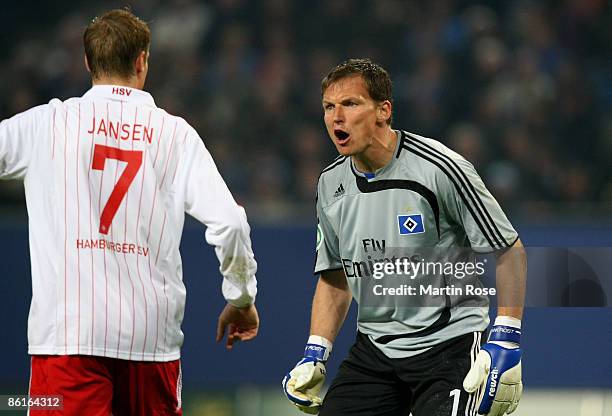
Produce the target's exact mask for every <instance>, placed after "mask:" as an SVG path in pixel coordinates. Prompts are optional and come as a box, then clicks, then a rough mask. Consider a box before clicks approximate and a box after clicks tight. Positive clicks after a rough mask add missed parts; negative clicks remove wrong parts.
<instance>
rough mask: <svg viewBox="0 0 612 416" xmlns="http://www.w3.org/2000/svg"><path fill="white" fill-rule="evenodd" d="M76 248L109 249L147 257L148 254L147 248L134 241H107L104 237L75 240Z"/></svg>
mask: <svg viewBox="0 0 612 416" xmlns="http://www.w3.org/2000/svg"><path fill="white" fill-rule="evenodd" d="M76 248H77V250H86V249H90V250H93V249H98V250H109V251H114V252H117V253H123V254H137V255H139V256H144V257H147V256H148V255H149V248H148V247H142V246H139V245H138V244H134V243H121V242H114V241H108V240H104V239H102V238H101V239H98V240H93V239H92V240H81V239H77V240H76Z"/></svg>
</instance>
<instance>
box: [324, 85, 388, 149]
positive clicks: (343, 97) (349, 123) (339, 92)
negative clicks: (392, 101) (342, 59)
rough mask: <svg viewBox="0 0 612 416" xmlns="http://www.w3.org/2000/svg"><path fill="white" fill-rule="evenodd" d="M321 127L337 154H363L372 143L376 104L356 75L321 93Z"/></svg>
mask: <svg viewBox="0 0 612 416" xmlns="http://www.w3.org/2000/svg"><path fill="white" fill-rule="evenodd" d="M323 111H324V120H325V127H327V133H328V134H329V137H331V139H332V141H333V142H334V145H335V146H336V149H338V153H340V154H341V155H343V156H352V155H357V154H362V153H365V152H366V151H367V150H368V148H369V147H370V146H371V145H372V144H373V143H375V142H376V141H375V140H374V137H375V136H376V135H377V130H378V129H380V128H381V127H383V126H384V125H386V124H385V123H384V122H383V123H381V121H380V118H379V117H380V104H379V103H377V102H376V101H374V100H373V99H372V98H371V97H370V94H369V93H368V90H367V87H366V84H365V82H364V80H363V78H361V76H359V75H355V76H350V77H346V78H342V79H339V80H338V81H336V82H334V83H333V84H331V85H330V86H329V87H328V88H327V89H326V90H325V92H324V93H323Z"/></svg>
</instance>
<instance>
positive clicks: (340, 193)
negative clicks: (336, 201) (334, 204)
mask: <svg viewBox="0 0 612 416" xmlns="http://www.w3.org/2000/svg"><path fill="white" fill-rule="evenodd" d="M341 195H344V186H342V184H340V186H339V187H338V189H336V192H334V198H338V197H339V196H341Z"/></svg>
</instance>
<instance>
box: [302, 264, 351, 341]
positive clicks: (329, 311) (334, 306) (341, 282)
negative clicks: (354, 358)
mask: <svg viewBox="0 0 612 416" xmlns="http://www.w3.org/2000/svg"><path fill="white" fill-rule="evenodd" d="M351 300H352V294H351V290H350V289H349V287H348V284H347V282H346V277H345V276H344V271H342V270H332V271H327V272H323V273H321V277H320V278H319V282H318V283H317V288H316V290H315V295H314V299H313V301H312V314H311V320H310V335H318V336H321V337H323V338H326V339H327V340H329V341H331V342H334V340H335V339H336V336H337V335H338V331H339V330H340V327H341V326H342V323H343V322H344V319H345V318H346V314H347V313H348V310H349V307H350V305H351Z"/></svg>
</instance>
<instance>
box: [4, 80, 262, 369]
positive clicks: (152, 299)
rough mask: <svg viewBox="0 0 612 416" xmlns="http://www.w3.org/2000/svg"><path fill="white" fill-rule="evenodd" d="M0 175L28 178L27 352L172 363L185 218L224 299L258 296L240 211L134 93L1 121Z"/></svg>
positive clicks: (104, 95)
mask: <svg viewBox="0 0 612 416" xmlns="http://www.w3.org/2000/svg"><path fill="white" fill-rule="evenodd" d="M0 178H22V179H23V180H24V183H25V193H26V204H27V208H28V216H29V239H30V256H31V263H32V292H33V293H32V303H31V306H30V315H29V320H28V343H29V350H28V351H29V353H30V354H60V355H66V354H84V355H95V356H103V357H113V358H120V359H127V360H136V361H170V360H175V359H178V358H179V356H180V346H181V344H182V342H183V333H182V332H181V329H180V325H181V322H182V320H183V312H184V307H185V286H184V285H183V280H182V266H181V257H180V254H179V243H180V240H181V235H182V230H183V223H184V217H185V215H184V213H185V212H187V213H189V214H190V215H192V216H193V217H195V218H196V219H197V220H199V221H200V222H202V223H203V224H205V225H206V226H207V229H206V241H207V242H208V243H209V244H211V245H213V246H215V250H216V254H217V257H218V258H219V261H220V264H221V267H220V271H221V274H222V275H223V283H222V291H223V295H224V296H225V298H226V299H227V301H228V302H230V303H232V304H233V305H235V306H245V305H247V304H249V303H252V302H253V301H254V299H255V294H256V290H257V289H256V285H257V283H256V279H255V271H256V268H257V264H256V262H255V260H254V257H253V252H252V249H251V240H250V237H249V233H250V229H249V225H248V223H247V220H246V214H245V212H244V210H243V209H242V207H240V206H238V205H237V204H236V202H235V201H234V199H233V197H232V195H231V193H230V191H229V190H228V188H227V186H226V184H225V182H224V181H223V179H222V178H221V176H220V174H219V172H218V170H217V168H216V166H215V163H214V161H213V159H212V157H211V155H210V153H209V152H208V150H207V149H206V148H205V146H204V144H203V142H202V140H201V139H200V137H199V135H198V133H197V132H196V131H195V130H194V129H193V128H192V127H191V126H190V125H189V124H187V122H185V120H183V119H182V118H180V117H176V116H173V115H170V114H168V113H167V112H165V111H164V110H162V109H160V108H158V107H156V105H155V103H154V101H153V98H152V97H151V95H150V94H148V93H146V92H144V91H141V90H137V89H132V88H128V87H122V86H114V85H98V86H94V87H93V88H92V89H91V90H89V91H88V92H87V93H86V94H85V95H83V96H82V97H79V98H71V99H69V100H66V101H64V102H62V101H60V100H58V99H53V100H51V101H50V102H49V103H48V104H45V105H41V106H38V107H35V108H32V109H30V110H28V111H25V112H23V113H21V114H18V115H16V116H14V117H12V118H10V119H7V120H4V121H2V122H1V123H0Z"/></svg>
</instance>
